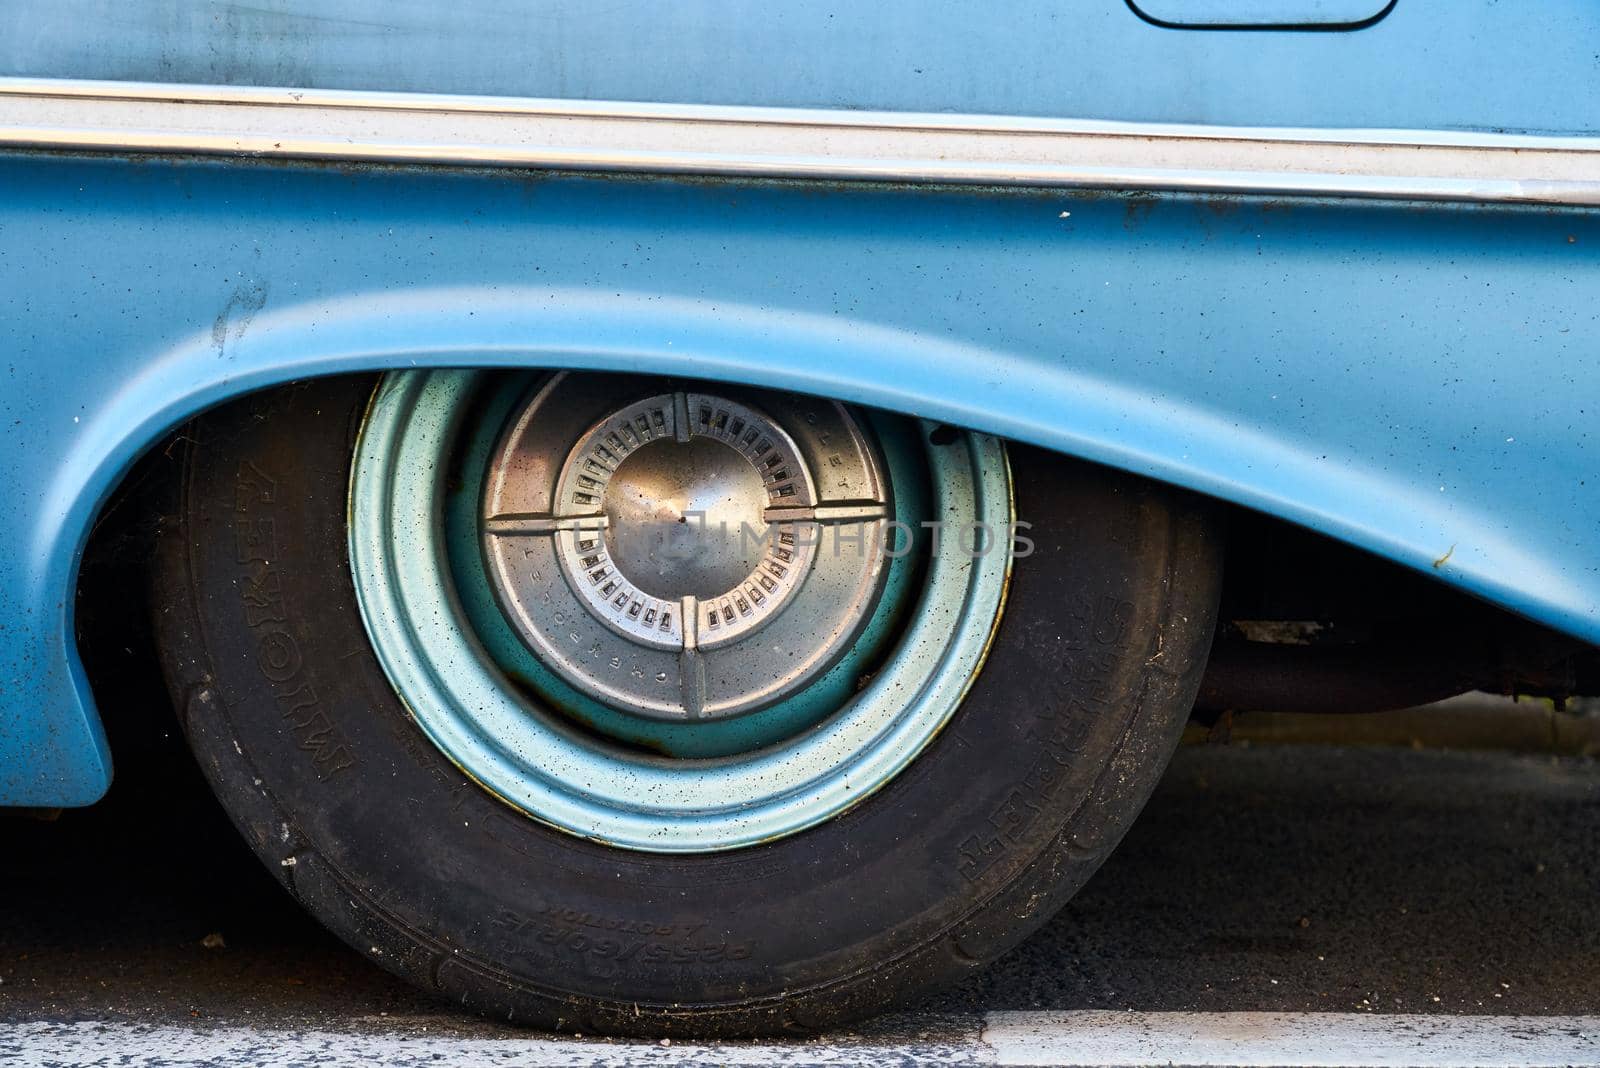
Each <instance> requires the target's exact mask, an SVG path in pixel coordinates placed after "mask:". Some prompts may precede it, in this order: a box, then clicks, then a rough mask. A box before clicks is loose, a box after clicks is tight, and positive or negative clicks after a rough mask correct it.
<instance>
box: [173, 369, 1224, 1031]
mask: <svg viewBox="0 0 1600 1068" xmlns="http://www.w3.org/2000/svg"><path fill="white" fill-rule="evenodd" d="M182 440H183V441H184V442H185V443H186V444H185V451H184V453H183V455H182V460H181V463H182V468H183V470H182V475H181V485H182V492H181V498H180V502H179V504H178V507H177V514H176V517H175V522H174V523H173V524H172V525H171V529H170V532H169V533H168V535H167V536H165V537H164V538H163V540H162V544H161V548H160V552H159V553H158V559H157V567H156V581H157V582H158V584H159V589H160V590H161V591H162V596H161V597H159V598H158V599H157V601H158V603H160V604H161V605H162V608H161V610H160V612H159V614H158V619H157V623H158V628H157V629H158V635H159V638H160V644H161V648H162V655H163V659H164V665H165V668H166V671H167V674H168V678H169V681H170V683H171V685H172V689H173V692H174V695H175V697H176V699H177V701H178V704H179V707H180V712H181V715H182V718H183V720H184V725H185V729H186V731H187V734H188V736H189V738H190V741H191V744H192V746H193V747H194V749H195V752H196V754H197V755H198V757H199V758H200V761H201V764H202V766H203V767H204V769H205V771H206V773H207V775H208V776H209V777H210V779H211V782H212V784H213V786H214V787H215V789H216V791H217V793H218V796H219V797H220V798H221V799H222V801H223V803H224V805H225V806H226V807H227V808H228V809H229V811H230V812H231V813H232V815H233V817H234V819H235V821H236V822H237V824H238V825H239V826H240V828H241V830H243V832H244V833H245V834H246V836H247V837H248V838H249V840H250V841H251V843H252V845H253V846H254V848H255V849H256V851H257V852H258V853H259V854H260V855H261V856H262V858H263V860H264V861H265V862H266V863H267V864H268V866H269V868H270V869H271V870H272V871H273V872H274V873H275V874H276V875H277V876H278V877H279V878H280V879H281V880H282V881H283V882H284V884H285V885H286V886H287V887H288V888H289V890H290V891H291V892H292V893H293V894H295V896H296V897H298V898H299V899H300V900H301V901H302V902H303V903H304V904H305V905H306V906H307V907H308V908H309V909H310V910H311V911H312V912H313V913H315V914H316V915H317V916H318V917H319V918H320V919H321V920H322V921H323V922H324V923H325V924H327V925H328V926H329V927H330V928H332V929H333V930H334V931H335V932H337V933H338V934H340V935H341V936H342V937H344V938H345V939H346V940H348V941H349V942H350V943H351V945H352V946H354V947H355V948H356V949H357V950H359V951H360V952H362V953H364V954H366V955H368V956H369V957H371V958H372V959H373V960H374V961H376V962H377V963H379V964H382V965H383V966H385V967H388V968H390V969H392V970H394V971H396V972H398V973H400V974H401V975H404V976H406V977H408V978H410V979H412V980H414V981H416V982H417V983H419V984H421V985H423V986H424V987H426V988H429V989H432V990H434V991H437V992H438V993H440V994H442V995H444V996H446V997H449V998H451V999H452V1000H454V1001H456V1002H458V1003H460V1004H463V1005H466V1006H469V1007H471V1008H474V1009H477V1010H479V1011H482V1012H485V1013H489V1014H492V1015H495V1016H498V1017H501V1018H504V1019H508V1020H515V1021H522V1022H527V1023H530V1024H538V1025H543V1026H547V1027H555V1028H566V1029H576V1030H581V1031H593V1032H603V1031H609V1032H619V1033H645V1034H700V1035H715V1034H722V1035H748V1034H766V1033H777V1032H785V1031H794V1030H808V1029H815V1028H819V1027H823V1026H827V1025H829V1024H832V1023H837V1022H839V1021H842V1020H846V1019H850V1018H853V1017H857V1016H860V1015H863V1014H866V1013H869V1012H871V1011H874V1010H877V1009H880V1008H882V1007H884V1006H886V1005H888V1004H891V1003H893V1002H895V1001H897V1000H901V999H903V998H905V997H907V996H909V995H910V994H912V993H915V992H917V991H920V990H923V989H926V988H928V987H929V986H931V985H932V984H935V983H938V982H941V981H945V980H948V979H950V978H952V977H954V976H957V975H960V974H962V973H963V972H965V971H967V970H970V969H971V968H974V967H977V966H979V965H981V964H982V963H984V962H986V961H988V960H990V959H992V958H993V957H995V956H996V955H998V954H999V953H1001V952H1003V951H1004V950H1005V949H1007V948H1009V947H1010V946H1011V945H1013V944H1014V943H1015V942H1016V941H1018V940H1019V939H1021V938H1022V937H1024V936H1025V935H1026V934H1027V933H1028V932H1029V931H1031V930H1032V929H1034V928H1035V927H1037V926H1038V925H1039V924H1040V923H1042V922H1043V921H1044V920H1045V919H1047V918H1048V917H1049V916H1050V914H1051V913H1052V912H1053V911H1054V910H1055V908H1056V907H1057V906H1059V905H1060V904H1061V903H1062V902H1063V901H1064V900H1066V898H1067V897H1068V896H1069V895H1070V894H1071V893H1072V892H1073V891H1075V890H1076V889H1077V887H1078V886H1079V885H1081V884H1082V882H1083V881H1084V880H1085V879H1087V878H1088V876H1089V874H1090V873H1091V872H1092V871H1093V870H1094V868H1095V867H1096V866H1097V865H1098V864H1099V862H1100V860H1101V859H1102V858H1103V857H1104V856H1105V854H1106V852H1107V851H1108V850H1109V849H1110V848H1111V846H1112V845H1113V844H1114V843H1115V842H1116V840H1117V839H1118V838H1119V837H1120V836H1121V834H1122V832H1123V830H1124V829H1125V828H1126V826H1127V824H1128V822H1129V820H1130V819H1131V817H1132V815H1133V814H1134V813H1135V812H1136V811H1137V809H1138V807H1139V806H1140V805H1141V804H1142V803H1143V801H1144V798H1145V797H1146V795H1147V794H1148V792H1149V790H1150V788H1151V787H1152V785H1153V784H1154V782H1155V779H1156V777H1157V776H1158V775H1159V773H1160V771H1161V769H1162V767H1163V766H1164V764H1165V761H1166V758H1167V756H1168V755H1169V754H1170V751H1171V748H1172V747H1173V745H1174V744H1175V742H1176V738H1177V735H1178V732H1179V731H1180V730H1181V727H1182V724H1183V721H1184V719H1185V717H1186V715H1187V712H1188V708H1189V704H1190V702H1191V700H1192V698H1193V694H1194V690H1195V688H1196V686H1197V685H1198V681H1199V672H1200V669H1201V667H1202V665H1203V659H1204V654H1205V651H1206V649H1207V646H1208V642H1209V638H1210V633H1211V626H1212V623H1213V617H1214V611H1215V601H1216V594H1217V586H1218V577H1219V564H1218V560H1219V550H1220V545H1219V544H1218V539H1217V538H1216V537H1215V536H1214V532H1213V530H1212V524H1211V520H1210V518H1209V513H1208V511H1207V509H1206V508H1205V507H1204V506H1203V504H1202V503H1200V502H1198V501H1196V500H1195V499H1193V498H1191V497H1188V496H1185V495H1182V494H1180V493H1178V492H1176V491H1173V490H1170V489H1167V488H1164V487H1159V486H1155V485H1153V484H1150V483H1146V482H1142V481H1139V480H1136V479H1132V478H1129V477H1127V476H1124V475H1120V474H1117V473H1114V472H1111V471H1108V470H1105V469H1101V468H1095V467H1091V466H1088V465H1084V464H1080V463H1075V462H1072V461H1068V460H1066V459H1064V458H1061V457H1058V456H1053V455H1049V454H1043V453H1039V452H1036V451H1034V450H1030V449H1022V448H1013V449H1011V450H1010V459H1009V463H1008V450H1007V449H1006V448H1005V447H1004V446H1003V445H1002V444H1001V443H1000V442H999V441H997V440H995V439H993V438H990V437H987V436H985V435H980V434H974V433H969V432H965V431H959V430H955V429H953V428H950V427H944V426H937V425H933V424H928V423H925V422H921V421H918V420H914V419H909V418H905V417H900V416H891V415H888V414H886V413H882V412H876V411H867V410H863V409H857V408H852V407H850V406H847V405H843V404H839V403H835V402H832V401H827V400H822V399H818V398H814V397H805V396H798V395H793V394H785V393H775V392H771V391H764V390H756V389H750V388H745V387H739V386H734V385H729V384H723V383H708V382H690V381H680V380H672V379H663V378H652V377H647V376H607V375H591V374H580V373H560V374H554V373H543V372H526V373H508V372H475V371H438V372H406V373H397V374H393V375H389V376H386V377H384V378H383V379H381V380H379V381H376V382H375V381H374V380H372V379H370V378H360V379H358V378H344V379H333V380H326V381H320V382H313V383H305V384H301V385H298V386H294V387H290V388H288V389H284V390H279V391H274V392H272V393H269V394H263V395H260V396H258V397H253V398H249V399H247V400H245V401H242V402H239V403H237V404H235V405H233V406H231V407H229V408H226V409H223V410H220V411H217V412H215V413H212V414H209V415H207V416H205V417H203V418H202V419H200V420H199V421H197V423H195V424H194V425H192V426H191V427H189V428H188V429H187V431H186V433H185V435H184V437H183V438H182ZM1019 521H1023V522H1025V524H1026V527H1025V530H1024V531H1023V532H1022V533H1021V535H1020V536H1017V530H1016V527H1015V524H1017V523H1018V522H1019ZM1018 545H1021V546H1023V547H1024V548H1031V550H1032V551H1031V552H1028V553H1019V552H1014V551H1013V550H1014V549H1015V548H1016V546H1018Z"/></svg>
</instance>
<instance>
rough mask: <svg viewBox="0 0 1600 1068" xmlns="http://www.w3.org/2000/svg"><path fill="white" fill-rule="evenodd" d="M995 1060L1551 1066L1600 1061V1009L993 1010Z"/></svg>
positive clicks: (1134, 1067)
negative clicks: (1507, 1012)
mask: <svg viewBox="0 0 1600 1068" xmlns="http://www.w3.org/2000/svg"><path fill="white" fill-rule="evenodd" d="M985 1020H986V1024H985V1026H984V1029H983V1035H982V1040H983V1043H984V1044H985V1045H986V1046H987V1047H988V1048H989V1049H990V1050H991V1051H992V1055H993V1056H994V1058H995V1059H994V1061H993V1062H991V1063H994V1064H1003V1065H1025V1064H1048V1065H1066V1064H1070V1065H1096V1066H1101V1065H1104V1066H1107V1068H1112V1066H1115V1068H1146V1066H1155V1065H1169V1064H1181V1065H1190V1066H1193V1068H1213V1066H1223V1065H1226V1066H1228V1068H1257V1066H1266V1065H1284V1066H1291V1065H1292V1066H1294V1068H1302V1066H1305V1068H1444V1066H1454V1068H1544V1066H1547V1065H1548V1066H1553V1068H1559V1066H1561V1065H1596V1064H1600V1016H1421V1015H1408V1016H1380V1015H1377V1014H1371V1015H1369V1014H1365V1013H1302V1012H991V1013H989V1014H988V1016H987V1017H985Z"/></svg>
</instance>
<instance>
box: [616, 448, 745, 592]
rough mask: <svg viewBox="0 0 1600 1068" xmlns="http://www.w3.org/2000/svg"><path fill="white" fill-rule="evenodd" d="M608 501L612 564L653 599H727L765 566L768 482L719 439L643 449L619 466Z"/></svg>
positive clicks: (742, 457) (739, 454) (738, 453)
mask: <svg viewBox="0 0 1600 1068" xmlns="http://www.w3.org/2000/svg"><path fill="white" fill-rule="evenodd" d="M601 501H602V504H603V506H604V511H605V516H606V519H607V523H606V532H605V537H606V548H607V550H608V551H609V552H610V554H611V560H612V562H613V563H614V564H616V567H617V571H618V572H619V573H620V574H621V575H622V576H623V577H624V578H626V579H627V580H628V581H629V582H631V583H633V585H634V586H636V587H637V588H638V589H639V590H641V591H642V592H644V593H647V594H649V595H650V596H652V597H657V598H660V599H662V600H664V601H678V600H681V599H682V598H684V597H694V598H697V599H699V600H710V599H712V598H715V597H720V596H722V595H723V594H726V593H727V592H728V591H729V590H732V589H735V588H736V587H738V586H739V584H740V583H742V582H745V581H747V580H748V579H749V578H750V576H751V574H752V572H754V571H755V569H756V566H757V565H758V564H759V563H760V562H761V557H762V555H763V550H764V537H765V534H766V526H767V524H766V522H765V520H764V519H763V515H764V514H765V510H766V507H767V501H768V495H767V487H766V483H765V481H764V480H763V479H762V477H761V473H760V472H759V471H757V470H756V467H755V465H754V464H753V463H752V462H751V461H750V460H749V459H748V458H747V457H746V456H744V455H743V454H742V453H740V452H738V451H737V450H735V449H733V448H732V447H731V446H728V445H725V444H723V443H722V442H721V441H719V440H717V439H716V438H707V437H693V438H690V439H689V440H688V441H676V440H673V439H670V438H665V439H657V440H655V441H651V442H648V443H646V444H644V445H641V446H640V447H639V448H637V449H635V450H634V451H633V452H631V453H629V454H628V455H627V457H626V458H624V459H623V461H622V462H621V463H620V464H618V465H617V469H616V471H615V472H613V473H612V475H611V478H610V480H609V481H608V482H607V483H606V488H605V492H604V494H603V495H602V498H601Z"/></svg>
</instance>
